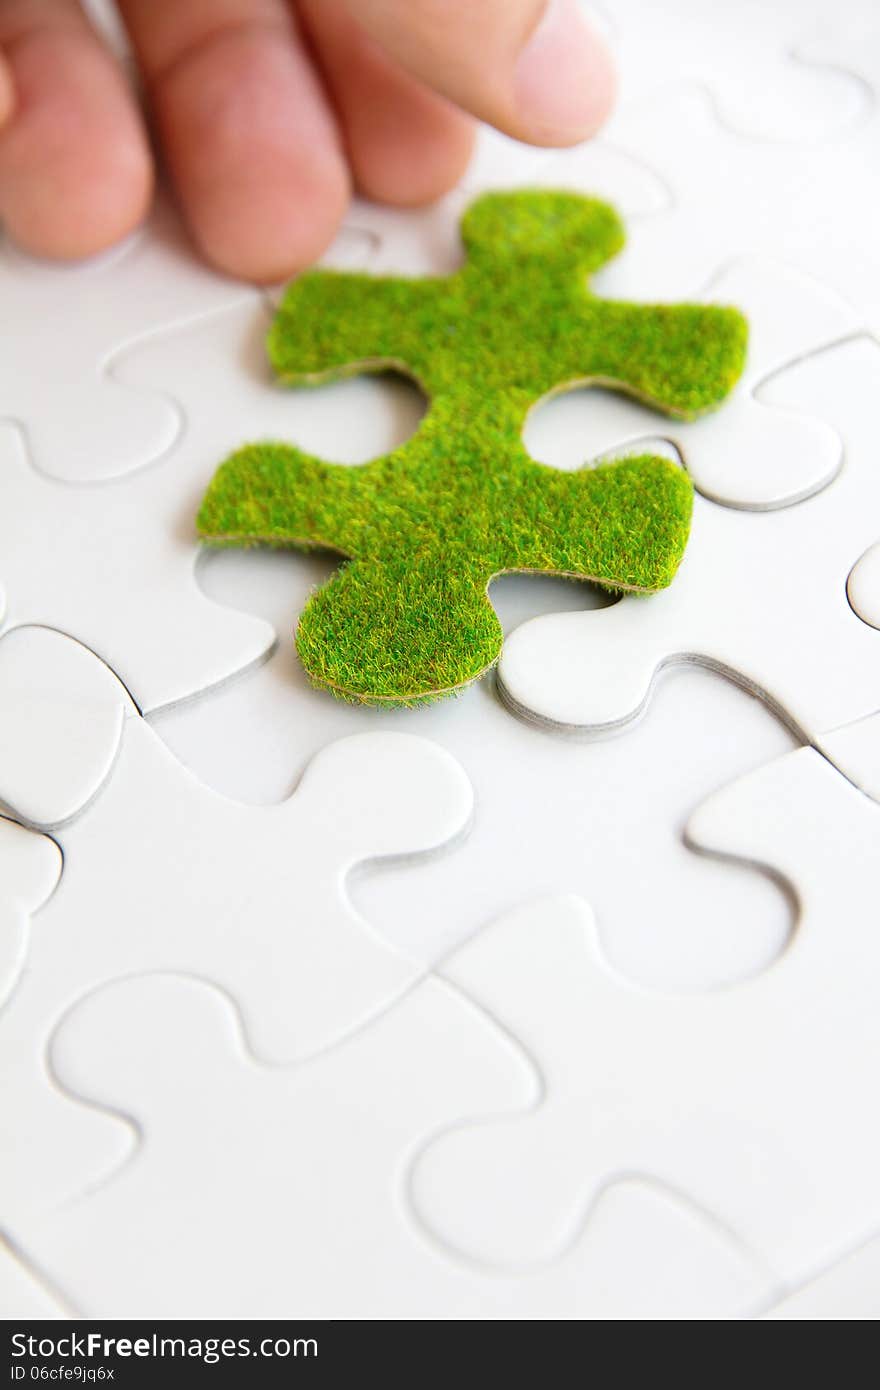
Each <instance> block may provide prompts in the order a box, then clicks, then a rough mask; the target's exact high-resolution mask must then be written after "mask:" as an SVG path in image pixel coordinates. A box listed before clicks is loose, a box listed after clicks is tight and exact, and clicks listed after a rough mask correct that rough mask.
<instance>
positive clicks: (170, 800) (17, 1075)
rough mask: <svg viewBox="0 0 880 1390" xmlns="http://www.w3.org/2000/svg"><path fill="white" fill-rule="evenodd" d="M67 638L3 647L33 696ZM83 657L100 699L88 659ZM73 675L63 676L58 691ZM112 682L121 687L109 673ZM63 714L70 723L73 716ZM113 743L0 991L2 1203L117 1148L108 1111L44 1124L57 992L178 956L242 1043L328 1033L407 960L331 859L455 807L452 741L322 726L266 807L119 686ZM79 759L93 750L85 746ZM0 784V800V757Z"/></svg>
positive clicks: (400, 834)
mask: <svg viewBox="0 0 880 1390" xmlns="http://www.w3.org/2000/svg"><path fill="white" fill-rule="evenodd" d="M14 635H15V634H13V636H14ZM8 640H10V639H9V638H4V639H2V641H0V650H2V647H3V644H4V643H5V642H6V641H8ZM74 645H75V644H73V643H72V642H71V640H70V639H69V638H66V637H63V636H61V635H60V634H58V633H53V632H49V631H47V630H45V629H43V630H40V631H39V632H38V633H34V634H33V641H32V642H31V643H30V644H29V645H28V646H27V647H23V648H22V649H21V650H20V651H19V653H18V660H19V661H20V662H21V663H22V665H25V666H26V665H27V664H28V662H30V671H29V672H28V671H26V672H25V673H24V674H23V675H22V677H21V680H20V685H21V687H22V688H27V689H29V690H31V691H37V690H38V687H39V682H40V681H43V682H44V684H45V693H46V695H47V697H48V695H50V694H54V695H56V696H57V691H58V688H59V684H60V678H61V677H63V676H64V674H65V672H66V671H67V670H68V669H70V667H71V656H70V652H69V648H70V647H71V646H74ZM80 650H81V649H80ZM84 659H86V660H88V661H91V662H92V663H93V667H94V670H93V677H94V689H95V697H96V699H101V698H103V697H104V695H105V683H106V668H105V667H103V666H102V665H101V663H100V662H99V661H98V660H97V658H95V657H93V656H91V655H90V654H86V658H84ZM84 689H85V681H84V680H83V679H80V681H79V685H78V688H77V694H78V695H80V694H83V692H84ZM119 696H120V700H122V701H123V702H124V701H125V692H124V691H123V690H122V689H121V687H120V691H119ZM93 705H94V701H92V700H87V699H83V700H82V701H81V704H80V705H79V708H78V711H77V710H74V711H72V712H71V714H72V716H73V715H75V714H76V713H77V712H78V713H79V716H80V719H81V721H82V722H83V723H84V724H85V725H88V722H89V720H90V719H91V717H92V710H93ZM34 708H35V710H36V713H35V714H34V713H31V712H30V711H29V710H28V709H21V710H20V711H19V721H18V722H19V727H20V728H21V729H22V732H23V736H24V738H25V739H26V741H27V742H28V743H29V744H30V746H32V747H33V746H34V741H35V740H36V735H37V725H38V723H39V720H40V717H41V716H44V717H45V718H46V720H47V722H48V723H49V724H51V722H52V719H53V718H54V712H53V711H54V705H53V702H52V700H50V699H48V698H46V699H44V700H39V699H37V700H35V703H34ZM68 728H69V730H70V733H71V736H72V737H75V721H74V719H73V718H71V719H70V720H69V721H68ZM13 732H14V731H13V730H11V729H10V730H9V731H8V736H10V737H12V735H13ZM114 752H115V756H114V758H113V759H112V765H111V767H110V769H109V770H106V769H105V777H104V781H103V784H102V785H101V786H100V790H98V792H97V794H96V795H93V798H92V800H91V802H90V804H89V805H88V807H87V808H86V809H85V810H84V811H82V812H81V814H80V815H79V816H77V817H76V819H74V820H73V821H72V822H71V823H70V824H69V825H67V827H66V828H65V829H64V830H63V832H62V833H61V836H60V842H61V845H62V848H63V851H64V873H63V876H62V879H61V883H60V886H59V887H58V889H57V890H56V892H55V893H54V895H53V897H52V899H51V901H50V902H49V903H48V904H47V905H46V907H45V908H44V909H43V910H42V912H41V914H40V917H39V921H38V928H37V929H35V930H34V931H33V933H32V939H31V941H30V945H29V950H28V952H27V969H26V970H25V971H24V972H22V975H21V978H20V980H19V983H18V985H17V987H16V989H15V990H14V992H13V993H12V995H11V997H10V999H9V1000H8V1002H7V1003H6V1005H5V1007H4V1008H3V1009H2V1010H0V1057H2V1070H3V1089H4V1095H5V1096H6V1105H5V1106H4V1110H3V1116H4V1118H3V1120H2V1121H0V1125H2V1126H3V1127H4V1128H5V1129H6V1130H7V1134H6V1136H5V1139H4V1142H3V1143H2V1144H0V1155H2V1156H0V1169H2V1182H0V1190H2V1193H3V1199H4V1202H5V1203H6V1204H7V1206H8V1207H11V1208H12V1209H13V1210H14V1211H15V1210H19V1209H21V1208H22V1207H25V1206H27V1205H29V1204H30V1203H31V1202H37V1203H46V1202H48V1201H49V1200H50V1198H51V1197H52V1196H57V1195H59V1194H60V1193H63V1192H69V1191H70V1190H72V1188H71V1186H70V1185H71V1184H72V1185H73V1188H74V1189H75V1185H76V1183H77V1180H78V1179H79V1181H80V1182H81V1181H82V1175H83V1173H85V1175H86V1176H91V1177H95V1176H97V1175H98V1174H99V1173H102V1172H106V1171H109V1170H110V1169H111V1168H112V1167H113V1166H115V1164H116V1163H117V1162H118V1161H119V1159H120V1153H119V1150H118V1142H119V1134H118V1126H112V1125H110V1126H109V1128H108V1126H107V1125H104V1126H102V1125H101V1124H100V1122H99V1121H98V1120H96V1118H95V1117H94V1116H93V1115H91V1114H90V1113H89V1112H87V1111H84V1110H83V1111H80V1112H78V1113H76V1112H75V1113H73V1114H71V1115H69V1117H68V1129H69V1130H70V1133H69V1134H68V1135H67V1137H66V1139H65V1141H64V1143H63V1144H59V1143H55V1142H51V1137H52V1136H53V1134H54V1132H55V1131H54V1124H55V1117H56V1115H57V1113H58V1110H59V1106H60V1107H61V1108H62V1110H71V1109H72V1107H70V1106H69V1105H67V1104H66V1103H65V1102H62V1101H60V1100H59V1096H58V1091H57V1088H55V1087H53V1086H52V1084H51V1080H50V1078H49V1076H47V1074H46V1071H45V1048H46V1042H47V1039H48V1036H49V1034H50V1032H51V1029H52V1028H53V1027H54V1025H55V1024H56V1022H57V1021H58V1019H59V1017H60V1016H61V1015H62V1014H63V1012H64V1011H65V1010H66V1009H68V1008H69V1007H70V1006H71V1004H73V1003H74V1002H75V1000H77V999H78V998H80V997H81V996H82V995H83V994H85V993H87V992H88V991H89V990H91V989H94V988H95V987H96V986H97V985H98V984H100V983H101V982H102V981H105V980H108V979H110V978H112V977H113V976H116V975H128V974H132V973H134V972H137V971H150V970H169V969H170V970H180V971H190V972H192V973H193V974H195V975H203V976H206V977H208V978H210V979H211V980H213V981H215V982H216V983H217V984H218V985H219V986H221V987H222V988H223V989H225V990H226V991H227V992H228V993H229V994H230V996H232V997H233V998H234V999H235V1000H236V1001H237V1002H238V1004H239V1007H240V1008H241V1010H242V1014H243V1016H244V1018H245V1020H246V1024H247V1028H248V1033H249V1036H250V1038H251V1040H252V1043H253V1046H254V1048H255V1049H256V1051H257V1052H258V1053H259V1054H260V1055H261V1056H263V1057H266V1058H268V1059H269V1060H272V1061H280V1060H286V1059H290V1058H294V1057H299V1056H302V1055H308V1054H311V1053H314V1052H317V1051H320V1050H321V1049H322V1048H326V1047H330V1046H331V1045H332V1044H334V1043H336V1042H338V1041H339V1039H340V1038H342V1037H345V1036H346V1035H348V1034H349V1033H352V1032H354V1031H356V1030H357V1029H358V1028H359V1027H361V1026H362V1025H363V1024H364V1023H366V1022H367V1020H368V1019H370V1018H371V1017H372V1016H373V1015H374V1014H376V1013H377V1012H381V1010H383V1009H384V1008H385V1007H386V1006H387V1005H389V1004H390V1003H391V1002H392V1001H393V1000H395V999H397V998H399V997H400V995H401V994H403V993H404V992H405V991H406V990H407V989H408V988H409V987H410V986H411V985H412V983H413V982H414V981H415V980H416V979H418V978H419V977H420V976H421V975H422V974H424V971H425V967H424V965H423V964H422V963H421V962H420V961H419V960H417V959H411V958H409V957H407V956H406V955H404V954H403V952H401V951H398V950H395V949H394V948H393V947H391V946H390V945H388V944H386V943H385V942H384V941H383V939H382V938H381V937H380V936H379V935H378V934H377V933H375V932H374V931H373V930H372V929H371V928H370V926H369V925H368V924H367V923H366V922H364V921H363V920H362V918H361V917H360V916H359V915H358V913H356V912H355V910H354V909H353V908H352V906H351V904H350V901H349V899H348V896H347V892H346V889H345V878H346V876H347V874H348V872H349V871H350V870H351V869H352V868H353V867H354V866H355V865H357V864H359V863H362V862H363V861H365V860H370V859H374V858H381V857H383V856H387V855H400V854H402V855H407V854H414V853H424V852H426V851H429V850H434V849H436V848H438V847H439V846H441V845H443V844H445V843H446V842H447V841H449V840H450V839H452V838H454V837H455V836H456V835H457V834H458V833H460V832H461V830H462V829H463V828H464V826H465V825H466V824H467V821H468V819H469V816H470V814H471V806H472V793H471V788H470V784H469V783H468V781H467V778H466V777H465V775H464V773H463V772H462V770H461V768H460V767H459V765H458V764H457V763H456V761H455V760H454V758H452V757H451V756H450V755H449V754H448V753H446V752H444V751H443V750H442V749H441V748H439V747H437V746H436V745H434V744H432V743H429V742H428V741H427V740H424V739H420V738H415V737H412V736H410V735H408V734H390V733H370V734H356V735H353V736H352V737H350V738H346V739H341V740H339V741H337V742H336V743H332V744H330V745H329V746H328V747H326V748H324V749H323V751H322V752H321V753H319V754H318V756H317V757H316V758H315V759H313V761H312V762H311V764H310V765H309V767H308V769H307V771H306V773H305V776H304V777H303V780H302V782H301V784H300V786H299V787H298V788H297V790H296V792H295V794H294V795H293V796H292V797H291V798H290V799H289V800H288V801H286V802H284V803H282V804H280V805H275V806H267V807H251V806H244V805H240V804H237V803H235V802H232V801H229V800H227V799H226V798H224V797H221V796H218V795H217V794H216V793H213V792H211V791H210V790H209V789H208V788H206V787H204V786H201V785H200V784H199V783H198V782H196V781H195V780H194V779H193V778H192V777H191V776H190V774H189V773H188V772H187V771H186V769H185V768H183V767H181V766H180V765H179V764H178V763H176V762H175V761H174V759H173V758H172V757H171V756H170V755H169V753H168V752H167V750H166V748H165V746H164V744H162V742H161V740H160V739H159V738H158V736H157V735H156V734H155V733H154V732H153V730H152V729H151V728H150V726H149V725H148V724H147V723H146V722H145V721H144V720H142V719H140V718H139V717H138V716H137V715H136V714H134V713H133V712H131V707H130V705H129V706H128V715H127V717H126V718H125V719H124V721H123V724H122V727H121V730H120V735H119V744H118V748H117V749H116V750H114ZM96 766H97V767H99V768H101V769H103V768H104V761H103V758H102V759H99V760H98V761H97V763H96ZM0 795H2V796H4V797H5V799H6V800H7V801H9V800H10V795H9V791H8V790H7V788H6V787H5V786H4V785H3V774H2V768H0ZM19 833H20V834H21V835H24V834H25V833H26V832H24V831H21V832H19ZM52 848H53V850H54V848H55V847H54V846H53V847H52ZM108 1125H109V1122H108ZM9 1131H11V1132H9Z"/></svg>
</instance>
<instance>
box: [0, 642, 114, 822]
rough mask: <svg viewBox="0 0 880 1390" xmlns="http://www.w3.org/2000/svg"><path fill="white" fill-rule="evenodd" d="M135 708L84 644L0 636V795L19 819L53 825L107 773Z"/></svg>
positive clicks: (74, 810) (81, 804)
mask: <svg viewBox="0 0 880 1390" xmlns="http://www.w3.org/2000/svg"><path fill="white" fill-rule="evenodd" d="M133 711H134V706H133V704H132V702H131V700H130V698H129V696H128V694H127V692H126V690H125V688H124V687H123V686H122V684H121V683H120V682H119V680H118V679H117V678H116V676H115V675H114V674H113V672H112V671H111V670H110V669H109V667H107V666H105V664H104V663H103V662H102V661H101V660H100V659H99V658H98V657H96V656H95V654H94V653H93V652H92V651H90V650H89V649H88V648H87V647H84V646H82V645H81V644H80V643H79V642H77V641H75V640H74V639H73V638H71V637H67V636H66V635H65V634H64V633H61V632H56V631H55V630H54V629H52V628H46V627H37V626H23V627H16V628H11V629H9V630H8V631H7V632H5V633H4V634H3V635H2V636H0V799H2V803H3V804H4V805H5V806H6V807H7V808H8V809H10V810H11V811H12V813H13V815H15V816H16V817H17V818H18V819H20V820H22V821H23V822H24V823H25V824H27V825H30V826H34V827H36V828H38V829H40V830H55V829H58V828H59V827H60V826H62V825H65V824H66V823H67V822H69V821H70V820H72V819H73V818H74V817H75V816H77V815H78V814H79V813H80V812H81V811H82V810H83V809H84V808H85V807H86V806H87V805H88V804H89V802H90V801H91V800H92V799H93V798H94V797H95V796H96V795H97V794H98V792H99V791H100V789H101V787H102V786H103V784H104V782H105V781H106V780H107V777H108V776H109V775H110V772H111V769H112V767H113V764H114V762H115V760H116V755H117V752H118V750H119V744H120V739H121V737H122V725H123V721H124V720H125V718H126V716H127V714H131V713H133Z"/></svg>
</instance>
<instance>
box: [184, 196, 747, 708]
mask: <svg viewBox="0 0 880 1390" xmlns="http://www.w3.org/2000/svg"><path fill="white" fill-rule="evenodd" d="M462 239H463V242H464V245H465V248H466V250H467V257H468V259H467V262H466V264H465V266H464V268H463V269H462V270H461V271H459V272H458V273H456V274H455V275H452V276H450V277H447V278H445V279H440V280H403V279H399V278H397V279H395V278H385V279H375V280H374V279H364V278H363V277H359V276H355V275H347V276H346V275H338V274H332V273H330V272H326V271H318V272H314V273H312V274H310V275H304V276H302V277H300V279H299V280H297V281H296V282H295V283H294V284H293V286H292V287H291V289H290V290H289V292H288V294H287V296H286V298H285V300H284V302H283V304H282V306H281V309H280V310H279V313H278V316H277V317H276V320H275V322H274V324H273V327H272V330H271V333H270V336H269V353H270V357H271V359H272V362H273V365H274V367H275V369H276V371H277V372H278V374H279V376H280V377H281V379H282V380H283V381H287V382H292V383H301V384H302V383H305V384H307V383H309V382H317V381H321V380H323V379H327V378H332V377H334V376H340V375H341V376H345V375H348V374H350V373H352V372H356V371H359V370H360V371H364V370H367V371H369V370H373V371H375V370H377V369H379V368H383V367H384V368H389V367H394V368H398V369H400V370H403V371H405V372H407V373H408V374H409V375H411V376H413V377H414V378H415V380H416V381H417V382H418V383H419V384H420V385H421V386H422V388H423V389H424V390H425V392H426V394H427V395H428V397H429V400H430V408H429V412H428V415H427V417H426V419H425V421H424V423H423V425H422V426H421V428H420V430H419V431H418V432H417V434H416V435H415V437H414V438H413V439H412V440H411V441H410V442H409V443H408V444H406V445H404V446H403V448H401V449H399V450H397V451H396V452H395V453H393V454H389V455H387V456H385V457H383V458H379V459H375V460H374V461H373V462H372V463H371V464H369V465H368V466H367V467H365V468H362V469H359V470H356V471H355V470H346V469H340V468H338V467H334V466H333V465H332V464H325V463H323V462H322V461H321V460H320V459H316V458H312V457H309V456H307V455H304V454H302V453H301V452H300V451H298V450H296V449H293V448H292V447H290V446H285V445H282V444H271V443H270V444H254V445H251V446H249V447H248V448H245V449H243V450H240V451H239V452H238V453H236V454H234V455H233V456H232V457H231V458H230V459H228V460H227V462H226V463H224V464H223V465H222V467H221V468H220V470H219V471H218V473H217V475H216V477H215V479H214V480H213V482H212V484H211V486H210V488H209V490H208V493H207V495H206V497H205V500H204V502H203V504H202V508H201V511H200V512H199V520H198V525H199V532H200V534H201V536H202V537H203V538H204V539H205V540H208V541H210V542H211V543H212V544H215V545H217V544H225V545H253V544H260V543H262V544H268V545H276V546H299V547H301V548H303V549H309V548H313V547H316V546H318V547H322V548H325V549H334V550H336V551H338V552H339V553H340V554H341V555H343V556H344V557H345V558H347V559H348V560H349V561H350V562H351V563H349V564H347V565H346V566H345V567H344V568H343V569H342V570H341V571H340V572H339V574H338V575H336V576H334V578H333V579H331V581H330V582H329V583H328V584H327V585H325V586H324V587H323V588H322V589H320V590H319V591H318V592H317V593H316V594H315V595H313V597H312V598H311V600H310V602H309V603H308V604H307V606H306V608H305V610H304V612H303V614H302V616H301V618H300V621H299V626H298V629H297V650H298V652H299V655H300V657H301V659H302V662H303V665H304V666H305V668H306V670H307V671H308V673H309V675H310V676H311V678H312V680H313V681H314V682H315V684H316V685H319V686H322V687H327V688H328V689H329V690H331V691H332V692H333V693H334V694H337V695H341V696H343V697H344V698H347V699H352V700H359V701H363V702H365V703H376V702H388V703H394V704H414V703H417V702H419V701H421V700H426V699H431V698H434V697H436V696H438V695H444V694H448V693H450V692H451V691H455V690H458V689H460V688H461V687H462V686H464V685H467V684H468V683H469V682H470V681H473V680H476V679H477V678H478V677H479V676H481V675H482V674H483V673H484V672H485V671H486V670H487V669H488V668H489V667H490V666H492V665H493V664H494V663H495V661H496V660H497V657H498V653H499V651H500V648H501V631H500V627H499V624H498V620H497V617H496V615H495V613H494V612H493V610H492V607H491V604H490V603H489V602H488V599H487V596H486V589H487V586H488V584H489V582H490V580H491V579H492V578H493V576H494V575H496V574H499V573H503V572H505V571H510V570H514V571H516V570H522V571H530V572H550V573H557V574H566V575H569V576H571V577H578V576H579V577H581V578H584V579H591V580H593V581H595V582H598V583H600V584H602V585H603V586H604V587H606V588H609V589H624V590H637V591H650V590H653V589H657V588H661V587H663V586H665V585H667V584H668V583H669V582H670V580H671V579H672V576H673V574H674V573H675V569H676V567H677V564H678V562H679V559H680V557H681V553H682V550H683V548H684V544H685V541H686V538H687V528H688V523H689V520H690V490H689V487H688V485H687V482H686V479H685V477H684V476H683V475H682V474H681V472H679V471H678V470H676V469H675V468H674V467H671V466H670V465H669V463H668V462H667V461H666V460H664V459H659V458H651V457H650V456H634V457H633V458H630V459H625V460H623V461H621V462H619V463H615V464H613V465H608V466H606V467H595V468H592V469H583V470H581V471H580V472H578V473H574V474H564V473H559V472H556V473H552V472H548V471H547V470H546V469H542V468H540V467H539V466H537V465H536V464H535V463H534V462H533V461H532V460H531V459H530V458H529V457H528V455H527V454H526V452H525V450H524V449H523V447H522V444H521V441H520V432H521V429H522V425H523V422H524V420H525V416H526V414H527V412H528V410H529V408H530V407H531V406H532V405H533V404H534V403H535V402H536V401H537V400H539V399H540V398H541V397H542V396H545V395H547V394H549V393H551V392H554V391H557V390H560V389H562V388H563V387H564V386H565V385H566V384H572V383H574V382H577V381H585V382H600V383H605V384H609V385H617V386H618V387H619V388H620V389H622V390H626V391H629V392H631V393H632V394H633V395H636V396H639V397H640V398H641V399H643V400H646V401H648V402H650V403H651V404H653V405H654V406H656V407H657V408H659V409H661V410H664V411H666V412H668V413H669V414H672V415H681V416H684V417H685V418H689V417H692V416H694V415H697V414H700V413H701V412H702V411H704V410H706V409H709V408H710V407H712V406H717V405H718V404H719V403H720V401H721V400H722V399H723V398H724V396H725V395H726V394H727V392H728V391H729V390H730V388H731V386H732V385H733V384H734V382H735V381H736V379H737V377H738V376H739V373H740V371H741V369H742V363H743V357H744V351H745V341H746V326H745V323H744V321H743V319H742V317H741V316H740V315H739V314H738V313H737V312H736V311H735V310H733V309H721V308H718V307H714V306H710V307H700V306H696V305H678V306H662V307H652V306H644V307H642V306H639V305H634V304H624V303H611V302H607V301H604V300H602V299H599V298H596V297H594V296H591V295H590V294H589V292H588V291H587V290H586V289H585V286H584V280H585V277H586V275H587V273H588V272H590V271H594V270H596V269H598V268H599V267H600V266H601V265H602V264H603V263H604V262H605V261H606V260H607V259H608V258H609V257H610V256H612V255H613V254H614V253H615V251H617V250H618V249H619V248H620V245H621V243H622V239H623V234H622V228H621V226H620V223H619V222H618V220H617V218H616V216H615V214H614V212H613V211H612V209H611V208H610V207H608V206H607V205H605V204H603V203H600V202H597V201H595V200H590V199H586V198H580V197H576V196H574V195H570V194H562V193H554V192H544V193H509V194H501V193H499V194H494V195H486V196H484V197H483V198H481V199H478V200H477V202H475V203H474V204H473V205H472V206H471V208H470V209H469V210H468V212H467V213H466V214H465V217H464V219H463V221H462Z"/></svg>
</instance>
